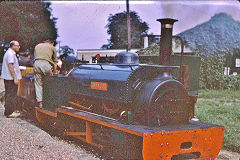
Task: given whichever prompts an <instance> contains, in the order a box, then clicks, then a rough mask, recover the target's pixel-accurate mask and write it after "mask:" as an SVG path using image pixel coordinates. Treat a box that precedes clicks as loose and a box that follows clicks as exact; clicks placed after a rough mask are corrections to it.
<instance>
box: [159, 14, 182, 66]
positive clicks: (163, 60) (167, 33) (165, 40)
mask: <svg viewBox="0 0 240 160" xmlns="http://www.w3.org/2000/svg"><path fill="white" fill-rule="evenodd" d="M157 21H159V22H160V23H161V38H160V53H159V57H160V65H170V63H171V53H172V31H173V23H174V22H177V21H178V20H176V19H171V18H164V19H157Z"/></svg>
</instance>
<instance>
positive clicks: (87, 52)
mask: <svg viewBox="0 0 240 160" xmlns="http://www.w3.org/2000/svg"><path fill="white" fill-rule="evenodd" d="M138 50H139V49H132V50H131V52H137V51H138ZM123 51H126V49H78V50H77V58H78V59H80V60H82V59H84V60H85V61H89V63H92V57H95V56H96V55H97V54H99V55H100V57H106V56H107V57H110V56H115V55H116V54H117V53H119V52H123Z"/></svg>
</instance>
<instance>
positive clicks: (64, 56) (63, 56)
mask: <svg viewBox="0 0 240 160" xmlns="http://www.w3.org/2000/svg"><path fill="white" fill-rule="evenodd" d="M67 56H68V55H67V54H66V53H64V54H62V55H60V56H59V58H60V59H62V58H66V57H67Z"/></svg>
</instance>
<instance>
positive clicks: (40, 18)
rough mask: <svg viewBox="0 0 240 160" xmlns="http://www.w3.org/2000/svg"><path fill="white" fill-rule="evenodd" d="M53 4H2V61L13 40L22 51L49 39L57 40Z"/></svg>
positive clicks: (0, 10)
mask: <svg viewBox="0 0 240 160" xmlns="http://www.w3.org/2000/svg"><path fill="white" fill-rule="evenodd" d="M50 5H51V3H49V2H40V1H12V2H11V1H3V2H1V3H0V17H1V18H0V55H1V57H0V60H2V59H1V58H2V56H3V54H4V52H5V50H6V48H7V47H8V44H9V42H10V41H11V40H17V41H19V43H20V45H21V49H20V50H21V51H25V50H26V49H29V50H30V51H32V50H33V48H34V46H35V45H36V44H38V43H39V42H42V41H44V40H46V39H48V38H51V39H56V38H57V29H56V27H55V23H56V20H57V19H56V18H54V17H53V16H52V14H51V11H52V9H51V7H50Z"/></svg>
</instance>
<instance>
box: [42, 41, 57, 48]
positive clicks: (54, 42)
mask: <svg viewBox="0 0 240 160" xmlns="http://www.w3.org/2000/svg"><path fill="white" fill-rule="evenodd" d="M44 42H45V43H53V46H54V47H55V46H56V44H57V42H56V40H54V39H47V40H46V41H44Z"/></svg>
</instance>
